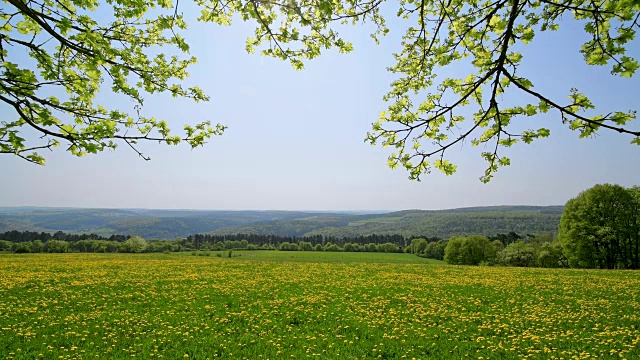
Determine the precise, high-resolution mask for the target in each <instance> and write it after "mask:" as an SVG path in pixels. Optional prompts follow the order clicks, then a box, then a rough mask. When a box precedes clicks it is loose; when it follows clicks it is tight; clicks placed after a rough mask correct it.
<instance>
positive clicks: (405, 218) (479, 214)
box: [0, 206, 563, 239]
mask: <svg viewBox="0 0 640 360" xmlns="http://www.w3.org/2000/svg"><path fill="white" fill-rule="evenodd" d="M12 209H13V210H12ZM562 209H563V207H562V206H489V207H473V208H459V209H450V210H404V211H396V212H390V213H386V214H381V213H379V212H378V213H375V214H362V213H361V212H359V213H357V214H355V213H323V212H310V211H309V212H300V211H196V210H154V209H70V208H6V207H5V208H0V232H4V231H9V230H21V231H24V230H29V231H45V232H55V231H65V232H70V233H96V234H98V235H103V236H108V235H112V234H125V235H141V236H143V237H145V238H149V239H173V238H176V237H186V236H188V235H191V234H195V233H209V234H219V235H223V234H261V235H280V236H306V235H325V236H337V237H354V236H361V235H372V234H378V235H384V234H402V235H405V236H415V235H422V236H439V237H442V238H448V237H450V236H452V235H468V234H485V235H495V234H497V233H507V232H510V231H515V232H517V233H520V234H526V233H531V234H534V233H549V232H556V231H557V229H558V224H559V222H560V216H561V214H562Z"/></svg>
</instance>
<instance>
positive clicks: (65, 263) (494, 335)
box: [0, 252, 640, 359]
mask: <svg viewBox="0 0 640 360" xmlns="http://www.w3.org/2000/svg"><path fill="white" fill-rule="evenodd" d="M275 254H276V253H273V256H271V257H269V256H268V255H269V254H268V253H260V254H257V253H256V254H255V255H254V256H250V253H244V252H243V253H242V256H240V257H236V258H224V257H216V256H210V257H206V256H185V255H182V254H180V255H177V254H175V255H174V254H172V255H164V254H144V255H125V254H121V255H111V254H105V255H89V254H42V255H38V254H27V255H0V279H1V281H2V286H0V358H6V359H36V358H46V359H96V358H99V359H105V358H109V359H124V358H131V357H143V358H147V359H149V358H164V359H178V358H180V359H184V358H190V359H207V358H209V359H212V358H216V357H222V358H227V359H284V358H292V359H293V358H295V359H299V358H307V357H309V358H320V359H405V358H408V359H411V358H416V359H427V358H431V359H445V358H447V359H448V358H452V359H464V358H473V359H523V358H538V359H587V358H593V357H600V358H615V359H621V358H626V359H638V358H640V349H639V348H638V345H639V344H638V342H640V273H639V272H632V271H625V272H623V271H577V270H545V269H518V268H489V267H456V266H447V265H441V264H401V263H393V260H394V259H395V258H394V256H395V254H390V255H388V256H389V258H388V259H391V260H390V261H384V259H382V260H383V261H382V262H372V260H371V259H365V260H362V259H360V260H362V261H358V260H357V259H353V258H344V259H345V260H346V262H339V261H337V260H336V261H333V260H332V261H333V262H310V261H309V262H307V261H300V260H301V258H300V257H298V258H295V259H294V260H296V261H287V260H288V259H287V258H286V257H280V258H275V257H276V256H281V255H280V254H279V253H278V255H275ZM284 254H287V253H284ZM312 254H314V255H316V254H315V253H312ZM296 255H299V253H298V254H296ZM323 255H324V254H323ZM260 256H263V257H264V258H263V259H262V260H261V259H259V258H258V257H260ZM282 256H284V255H282ZM303 256H306V255H303ZM336 256H337V255H336ZM248 259H251V260H248ZM309 260H311V259H309ZM325 260H326V259H325ZM396 260H397V259H396ZM419 260H422V259H419Z"/></svg>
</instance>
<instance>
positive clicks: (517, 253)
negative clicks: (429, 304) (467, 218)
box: [406, 232, 569, 268]
mask: <svg viewBox="0 0 640 360" xmlns="http://www.w3.org/2000/svg"><path fill="white" fill-rule="evenodd" d="M406 251H407V252H409V253H413V254H416V255H418V256H422V257H427V258H433V259H438V260H444V261H445V262H447V263H448V264H452V265H489V266H493V265H503V266H519V267H546V268H558V267H568V266H569V262H568V260H567V258H566V256H565V255H564V253H563V249H562V245H561V244H560V242H559V241H558V240H557V239H556V237H555V236H553V235H552V234H543V235H526V236H521V235H519V234H517V233H515V232H510V233H508V234H498V235H496V236H491V237H486V236H482V235H472V236H466V237H452V238H450V239H449V240H448V241H443V240H438V241H431V242H430V241H428V240H426V239H413V240H412V241H411V244H409V246H408V247H407V248H406Z"/></svg>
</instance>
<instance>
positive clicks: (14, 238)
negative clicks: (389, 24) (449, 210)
mask: <svg viewBox="0 0 640 360" xmlns="http://www.w3.org/2000/svg"><path fill="white" fill-rule="evenodd" d="M95 237H96V238H95V239H92V238H91V236H90V235H71V234H65V233H63V232H57V233H55V234H53V235H52V234H49V233H37V232H29V231H24V232H21V231H10V232H6V233H0V239H3V240H0V251H11V252H16V253H28V252H34V253H41V252H50V253H62V252H90V253H104V252H106V253H115V252H165V251H171V252H178V251H193V250H212V251H221V250H283V251H347V252H357V251H365V252H402V251H403V248H404V245H405V244H406V243H408V242H409V240H408V239H405V238H404V237H403V236H401V235H372V236H359V237H356V238H332V237H323V236H312V237H301V238H295V237H281V236H266V235H250V234H237V235H203V234H196V235H190V236H188V237H187V238H176V239H174V240H151V241H147V240H144V239H143V238H141V237H140V236H123V235H114V236H112V237H111V238H110V239H108V238H105V237H101V236H98V235H96V236H95ZM41 239H45V240H41ZM431 239H434V240H436V239H438V238H431ZM385 240H387V241H385ZM389 240H393V241H389Z"/></svg>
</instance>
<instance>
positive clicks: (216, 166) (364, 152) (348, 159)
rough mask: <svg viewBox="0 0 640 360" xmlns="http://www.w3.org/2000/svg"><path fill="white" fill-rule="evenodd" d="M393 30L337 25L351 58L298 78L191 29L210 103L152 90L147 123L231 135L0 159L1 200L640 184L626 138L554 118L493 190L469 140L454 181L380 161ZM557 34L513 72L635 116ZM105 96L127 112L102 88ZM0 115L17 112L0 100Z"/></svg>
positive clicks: (631, 100) (270, 204)
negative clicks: (590, 134)
mask: <svg viewBox="0 0 640 360" xmlns="http://www.w3.org/2000/svg"><path fill="white" fill-rule="evenodd" d="M181 6H182V5H181ZM185 11H187V12H189V11H190V10H189V9H186V8H185ZM402 25H403V24H402V23H400V22H398V21H392V22H391V23H390V26H391V34H390V36H389V37H388V38H386V39H384V40H383V43H382V44H381V45H380V46H376V45H375V44H374V43H373V41H371V39H370V38H369V36H368V33H367V31H366V30H367V29H366V28H361V27H355V28H345V29H344V30H343V31H342V33H343V34H344V36H345V37H346V38H347V39H348V40H350V41H352V42H353V43H354V46H355V50H354V51H353V52H352V53H351V54H348V55H342V54H337V52H333V51H328V52H325V54H324V55H323V56H321V57H320V58H318V59H315V60H313V61H311V62H308V63H307V64H306V68H305V70H303V71H295V70H293V69H292V68H291V67H290V65H289V64H288V63H286V62H282V61H279V60H275V59H271V58H265V57H262V56H260V55H258V54H254V55H249V54H247V53H246V52H245V38H246V37H247V36H250V35H252V29H253V27H252V25H251V24H246V23H242V22H240V21H236V22H235V23H234V24H233V25H232V26H231V27H227V28H220V27H216V26H214V25H211V24H193V25H191V26H190V28H189V30H188V31H187V32H186V33H185V34H184V35H185V37H186V38H187V40H188V42H189V44H190V46H191V52H192V54H193V55H195V56H196V57H197V58H198V60H199V63H198V64H197V65H195V66H193V67H192V68H191V71H190V72H191V77H190V78H189V80H188V81H187V83H189V84H197V85H199V86H200V87H201V88H203V89H204V90H205V92H206V93H207V94H209V95H210V96H211V101H210V102H208V103H199V104H196V103H193V102H190V101H186V100H176V99H173V98H171V97H169V96H150V97H148V98H147V100H146V103H145V108H144V115H146V116H158V117H163V118H165V119H167V120H168V121H169V124H170V125H172V126H173V127H174V128H176V129H180V128H181V127H182V125H183V124H184V123H195V122H199V121H202V120H207V119H210V120H212V121H213V122H220V123H223V124H225V125H227V126H228V127H229V128H228V130H227V131H226V133H225V134H224V135H223V136H222V137H216V138H214V139H213V140H212V141H211V142H210V143H209V144H207V145H205V146H204V147H202V148H198V149H195V150H191V149H190V148H188V146H186V145H179V146H177V147H174V146H165V145H158V144H152V143H148V144H142V145H141V149H142V150H143V152H144V153H145V155H148V156H150V157H151V159H152V160H151V161H148V162H145V161H144V160H142V159H140V158H138V157H137V156H136V154H135V153H134V152H132V151H131V150H130V149H128V148H127V147H126V145H121V146H120V147H119V149H118V150H117V151H115V152H113V151H106V152H103V153H101V154H98V155H92V156H88V157H83V158H76V157H73V156H71V155H70V154H68V153H65V151H64V150H63V148H62V147H60V148H58V149H56V151H54V152H52V153H47V154H46V155H47V164H46V166H44V167H41V166H35V165H32V164H29V163H27V162H25V161H23V160H20V159H18V158H17V157H13V156H8V155H2V156H0V169H1V170H2V174H3V175H2V176H1V177H0V206H22V205H30V206H73V207H119V208H132V207H134V208H182V209H238V210H240V209H283V210H374V209H385V210H397V209H415V208H419V209H442V208H454V207H465V206H482V205H505V204H531V205H555V204H564V202H566V200H568V199H569V198H571V197H574V196H576V195H577V194H578V193H579V192H580V191H582V190H584V189H586V188H588V187H591V186H593V185H595V184H597V183H605V182H607V183H618V184H621V185H624V186H632V185H636V184H640V181H639V180H638V179H639V178H640V176H639V175H640V170H639V169H640V147H638V146H634V145H630V144H629V142H630V141H631V138H630V137H628V136H623V135H619V134H614V133H606V132H602V134H601V135H600V136H598V137H596V138H593V139H578V134H577V133H575V132H572V131H570V130H568V129H566V128H564V127H563V126H562V125H561V124H560V119H559V117H558V116H557V114H554V113H548V114H546V115H544V116H540V117H534V118H531V119H528V120H526V121H530V123H527V124H524V125H523V126H526V127H533V128H538V127H542V126H547V127H549V128H551V130H552V134H551V137H550V138H548V139H542V140H538V141H536V142H534V143H533V144H532V145H517V146H515V147H513V148H511V149H508V150H506V151H505V152H504V154H505V155H508V156H509V157H510V158H511V160H512V165H511V166H510V167H506V168H501V169H500V171H499V172H498V173H497V174H496V177H495V178H494V179H493V180H492V182H491V183H489V184H482V183H481V182H480V181H479V180H478V178H479V177H480V176H481V175H482V174H483V171H484V168H485V164H484V162H483V160H482V159H481V158H480V156H479V153H480V152H481V151H482V149H479V148H472V147H471V146H468V143H467V146H461V147H455V148H451V149H450V152H449V153H448V155H449V157H450V159H451V160H452V161H453V162H454V163H455V164H456V165H458V172H457V173H456V174H455V175H453V176H445V175H442V174H440V173H438V172H436V171H434V172H433V173H432V174H431V175H427V176H424V177H423V181H422V182H411V181H409V180H408V179H407V175H408V174H407V173H405V172H404V171H403V170H401V169H397V170H391V169H389V168H388V167H386V158H387V156H388V154H389V153H388V149H383V148H381V147H372V146H370V145H368V144H366V143H364V141H363V140H364V137H365V134H366V133H367V131H368V130H369V129H370V124H371V122H373V121H375V120H376V119H377V117H378V114H379V112H380V111H381V110H384V109H385V105H384V103H383V101H382V96H383V95H384V94H385V93H386V92H387V90H388V88H389V83H390V82H391V81H392V80H393V77H392V76H391V75H390V74H389V73H387V72H386V70H385V69H386V67H387V66H390V65H392V64H393V57H392V52H393V51H395V50H397V48H398V38H399V36H401V35H402V34H401V33H402V31H403V28H402ZM561 26H562V30H561V31H559V32H557V33H550V34H544V35H539V36H537V37H536V39H535V40H534V42H533V43H532V45H530V46H528V47H527V48H526V49H525V51H524V55H525V64H524V65H523V68H522V71H523V74H525V75H527V76H530V78H531V80H533V81H534V83H535V84H536V89H537V90H538V91H541V92H547V93H548V94H551V95H552V96H554V97H555V98H556V99H561V100H563V99H565V98H564V97H565V96H566V94H568V92H569V89H570V88H571V87H577V88H579V89H580V90H581V91H583V92H584V93H586V94H587V95H588V96H590V97H591V99H592V101H593V102H594V103H595V104H596V105H597V106H598V107H600V108H601V109H602V111H610V110H629V109H635V110H638V108H639V107H640V106H639V102H638V96H637V89H638V85H639V82H638V81H639V79H640V77H638V76H636V77H635V78H632V79H621V78H615V77H612V76H611V75H609V71H610V68H608V67H602V68H596V67H588V66H586V65H584V63H583V62H582V57H581V55H580V54H579V53H578V49H579V44H580V43H581V42H580V40H582V39H584V34H583V31H582V30H581V28H580V26H579V25H578V26H576V25H571V24H568V23H567V24H562V25H561ZM636 44H637V42H636ZM636 44H634V45H636ZM632 47H633V45H632ZM636 48H637V47H636ZM634 54H635V55H636V56H637V55H638V51H635V53H634ZM445 75H446V74H445ZM103 99H104V103H107V104H110V105H111V104H114V105H118V106H123V107H131V106H132V104H131V103H130V102H127V101H126V100H124V101H123V100H122V99H121V98H118V97H115V96H113V95H111V94H104V95H103ZM0 114H1V115H2V117H3V118H7V117H9V118H13V117H14V115H13V114H11V112H10V111H9V109H8V108H7V107H5V106H1V107H0ZM636 122H640V121H636ZM632 127H633V128H635V129H638V128H640V126H638V124H634V125H632Z"/></svg>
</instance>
